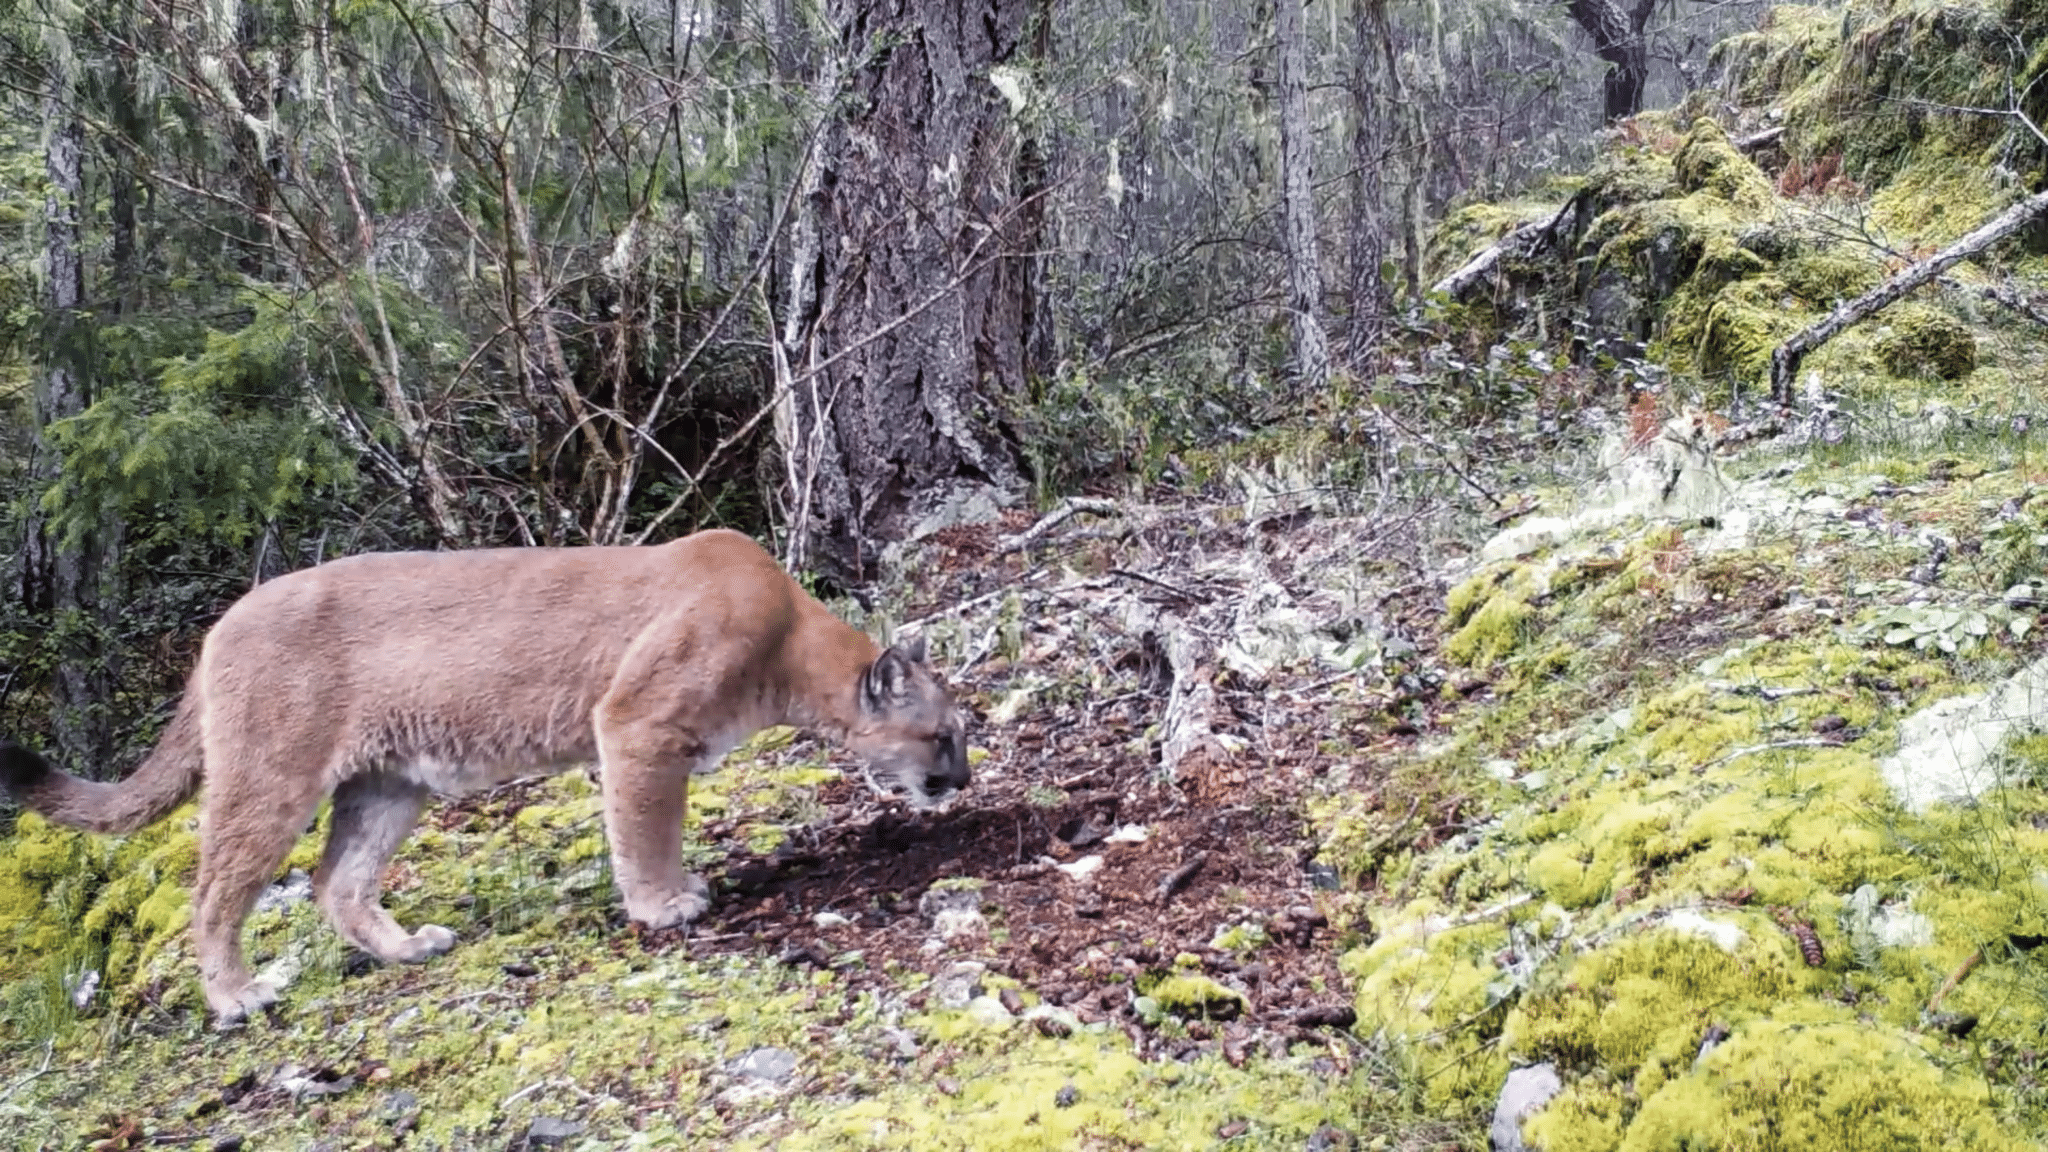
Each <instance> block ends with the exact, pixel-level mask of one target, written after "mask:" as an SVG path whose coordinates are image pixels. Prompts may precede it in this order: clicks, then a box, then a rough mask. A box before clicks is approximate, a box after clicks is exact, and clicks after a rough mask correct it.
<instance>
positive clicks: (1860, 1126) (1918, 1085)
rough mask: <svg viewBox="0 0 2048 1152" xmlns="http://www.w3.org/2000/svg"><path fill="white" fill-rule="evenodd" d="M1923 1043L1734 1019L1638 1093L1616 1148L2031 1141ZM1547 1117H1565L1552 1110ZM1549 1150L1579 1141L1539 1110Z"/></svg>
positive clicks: (1787, 1148)
mask: <svg viewBox="0 0 2048 1152" xmlns="http://www.w3.org/2000/svg"><path fill="white" fill-rule="evenodd" d="M1934 1049H1935V1046H1934V1045H1932V1044H1930V1043H1927V1042H1925V1041H1916V1040H1915V1039H1913V1038H1910V1037H1907V1036H1903V1035H1898V1034H1888V1033H1882V1032H1873V1031H1871V1030H1869V1029H1866V1028H1861V1027H1858V1026H1856V1025H1855V1024H1854V1023H1851V1022H1849V1021H1846V1020H1842V1021H1829V1022H1816V1023H1795V1022H1789V1021H1758V1022H1756V1023H1753V1024H1750V1025H1747V1026H1745V1027H1742V1028H1738V1029H1737V1030H1736V1031H1735V1033H1734V1035H1733V1036H1731V1037H1730V1038H1729V1039H1728V1040H1727V1041H1726V1042H1725V1043H1723V1044H1722V1045H1721V1046H1720V1047H1718V1048H1716V1049H1715V1050H1714V1051H1713V1052H1712V1053H1710V1054H1709V1055H1708V1056H1707V1058H1706V1059H1705V1060H1702V1061H1700V1064H1699V1066H1698V1068H1697V1069H1695V1070H1693V1071H1691V1072H1690V1073H1688V1074H1685V1075H1682V1076H1680V1077H1678V1078H1676V1079H1674V1080H1672V1081H1671V1082H1669V1083H1668V1084H1665V1085H1663V1086H1662V1087H1661V1088H1660V1089H1659V1090H1656V1091H1649V1092H1645V1093H1644V1095H1645V1096H1646V1099H1645V1101H1644V1103H1643V1106H1642V1110H1641V1112H1640V1113H1639V1114H1638V1116H1637V1117H1636V1120H1635V1123H1633V1124H1632V1125H1630V1127H1629V1131H1628V1138H1627V1139H1626V1140H1625V1141H1623V1142H1621V1144H1620V1145H1619V1147H1620V1149H1621V1150H1622V1152H1683V1150H1685V1149H1692V1148H1725V1149H1730V1150H1737V1149H1739V1150H1742V1152H1751V1150H1754V1152H1780V1150H1782V1152H1794V1150H1803V1149H1810V1148H1899V1149H1907V1148H1934V1147H1940V1148H1960V1149H1983V1150H1985V1152H1990V1150H1992V1149H2010V1148H2017V1147H2024V1146H2026V1145H2027V1144H2029V1143H2031V1142H2030V1141H2026V1140H2024V1139H2022V1138H2021V1136H2020V1135H2019V1134H2018V1133H2015V1132H2013V1131H2011V1130H2010V1129H2008V1128H2006V1127H2005V1126H2004V1125H2002V1124H2000V1123H1999V1121H1998V1119H1997V1117H1996V1115H1995V1114H1994V1112H1993V1110H1992V1106H1991V1093H1990V1091H1989V1089H1988V1088H1987V1086H1986V1085H1985V1083H1984V1082H1983V1081H1982V1080H1981V1079H1979V1078H1976V1077H1971V1076H1964V1075H1958V1074H1955V1073H1952V1072H1945V1071H1943V1070H1942V1068H1941V1067H1940V1066H1939V1065H1938V1064H1937V1063H1936V1062H1935V1060H1934V1058H1933V1057H1934V1056H1935V1051H1934ZM1558 1119H1559V1123H1558V1125H1557V1127H1559V1128H1564V1127H1566V1126H1567V1124H1566V1118H1565V1117H1564V1116H1563V1115H1562V1114H1560V1116H1559V1118H1558ZM1528 1128H1529V1131H1530V1134H1531V1135H1532V1136H1534V1137H1536V1138H1537V1139H1538V1140H1539V1141H1541V1143H1542V1146H1543V1147H1544V1148H1545V1149H1549V1150H1551V1152H1572V1150H1575V1149H1578V1148H1591V1147H1614V1145H1612V1144H1608V1145H1594V1144H1591V1143H1579V1142H1575V1141H1572V1140H1570V1139H1569V1138H1562V1137H1565V1133H1563V1132H1559V1133H1557V1134H1556V1136H1553V1135H1552V1133H1551V1125H1550V1124H1549V1123H1548V1122H1547V1121H1546V1119H1545V1118H1539V1119H1538V1120H1536V1121H1535V1122H1533V1123H1531V1124H1530V1125H1528Z"/></svg>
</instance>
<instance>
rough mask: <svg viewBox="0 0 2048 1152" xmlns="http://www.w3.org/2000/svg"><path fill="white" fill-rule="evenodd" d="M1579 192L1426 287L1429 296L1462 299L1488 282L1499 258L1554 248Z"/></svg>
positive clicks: (1579, 196)
mask: <svg viewBox="0 0 2048 1152" xmlns="http://www.w3.org/2000/svg"><path fill="white" fill-rule="evenodd" d="M1584 195H1585V194H1584V193H1583V192H1581V193H1579V194H1577V195H1574V196H1572V197H1571V198H1570V199H1568V200H1566V201H1565V202H1564V203H1563V204H1561V205H1559V206H1558V209H1557V211H1556V212H1553V213H1551V214H1550V216H1549V217H1547V218H1545V219H1542V220H1531V221H1529V222H1528V223H1526V224H1523V225H1521V226H1520V227H1518V228H1516V229H1515V230H1514V231H1512V232H1509V233H1508V234H1507V235H1505V236H1503V237H1501V238H1500V239H1499V240H1497V241H1495V242H1494V243H1492V244H1490V245H1488V246H1487V247H1486V248H1485V249H1484V250H1482V251H1481V252H1479V253H1478V254H1477V255H1475V256H1473V257H1472V258H1471V259H1470V260H1467V261H1465V262H1464V263H1463V264H1461V265H1459V266H1458V267H1457V269H1456V270H1454V271H1452V272H1451V273H1450V274H1449V275H1446V276H1445V277H1444V278H1443V279H1441V280H1438V281H1437V282H1436V283H1435V284H1432V285H1430V289H1429V291H1430V294H1431V295H1433V296H1446V297H1449V298H1450V299H1452V300H1462V299H1464V298H1465V294H1466V293H1467V292H1470V291H1471V290H1472V288H1473V287H1474V286H1475V285H1477V284H1479V283H1480V282H1481V281H1485V280H1490V279H1491V278H1492V276H1493V273H1494V270H1495V269H1496V268H1498V267H1499V266H1500V262H1501V259H1502V258H1503V257H1507V256H1518V257H1521V258H1524V259H1526V258H1528V257H1530V256H1534V255H1535V254H1536V253H1538V252H1541V251H1544V250H1545V249H1547V248H1551V247H1553V246H1555V245H1556V243H1557V237H1558V228H1559V227H1560V226H1561V225H1563V224H1564V222H1565V221H1566V220H1567V219H1570V217H1571V214H1572V212H1573V211H1575V210H1576V209H1577V208H1578V205H1579V201H1580V199H1581V197H1583V196H1584Z"/></svg>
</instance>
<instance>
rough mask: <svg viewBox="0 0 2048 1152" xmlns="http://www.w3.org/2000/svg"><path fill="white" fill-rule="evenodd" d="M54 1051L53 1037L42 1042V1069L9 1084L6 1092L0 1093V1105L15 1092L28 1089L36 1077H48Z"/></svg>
mask: <svg viewBox="0 0 2048 1152" xmlns="http://www.w3.org/2000/svg"><path fill="white" fill-rule="evenodd" d="M56 1051H57V1040H56V1038H55V1037H52V1038H50V1039H49V1040H46V1041H44V1042H43V1064H42V1067H40V1068H37V1069H36V1070H35V1071H33V1072H31V1073H29V1074H28V1075H26V1076H23V1077H22V1078H21V1079H19V1080H16V1081H15V1082H14V1083H12V1084H9V1085H8V1086H7V1091H5V1092H0V1103H6V1101H7V1098H8V1097H10V1096H12V1095H14V1094H15V1093H16V1092H19V1091H21V1090H22V1089H23V1088H26V1087H28V1086H29V1084H30V1083H32V1082H33V1081H35V1080H36V1079H37V1078H38V1077H42V1076H47V1075H49V1073H50V1058H51V1057H52V1056H53V1055H55V1054H56Z"/></svg>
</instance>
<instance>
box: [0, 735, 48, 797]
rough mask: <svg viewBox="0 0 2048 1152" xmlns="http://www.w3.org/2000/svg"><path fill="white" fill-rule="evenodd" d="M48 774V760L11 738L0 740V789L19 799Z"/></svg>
mask: <svg viewBox="0 0 2048 1152" xmlns="http://www.w3.org/2000/svg"><path fill="white" fill-rule="evenodd" d="M49 775H50V762H49V761H47V760H45V759H43V758H42V757H41V756H38V755H36V754H35V753H33V752H31V751H29V750H28V749H26V748H23V747H22V746H21V745H19V744H16V743H15V742H14V741H12V740H0V790H4V791H6V792H9V793H11V794H13V796H14V797H15V798H16V799H20V798H21V797H22V796H24V795H27V794H28V792H29V790H30V789H32V788H34V787H35V786H36V785H38V784H41V783H42V782H43V781H44V779H46V778H47V777H48V776H49Z"/></svg>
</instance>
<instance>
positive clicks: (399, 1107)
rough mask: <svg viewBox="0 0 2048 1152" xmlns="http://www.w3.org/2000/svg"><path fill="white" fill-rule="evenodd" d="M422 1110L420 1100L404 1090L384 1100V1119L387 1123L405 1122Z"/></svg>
mask: <svg viewBox="0 0 2048 1152" xmlns="http://www.w3.org/2000/svg"><path fill="white" fill-rule="evenodd" d="M419 1110H420V1098H419V1097H417V1096H415V1095H413V1094H412V1093H410V1092H407V1091H404V1090H403V1089H401V1090H399V1091H397V1092H393V1093H392V1094H391V1095H389V1096H386V1097H385V1098H384V1108H383V1112H384V1119H385V1121H386V1122H390V1121H393V1120H403V1119H404V1118H406V1117H407V1116H410V1115H412V1114H413V1113H415V1112H417V1111H419Z"/></svg>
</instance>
